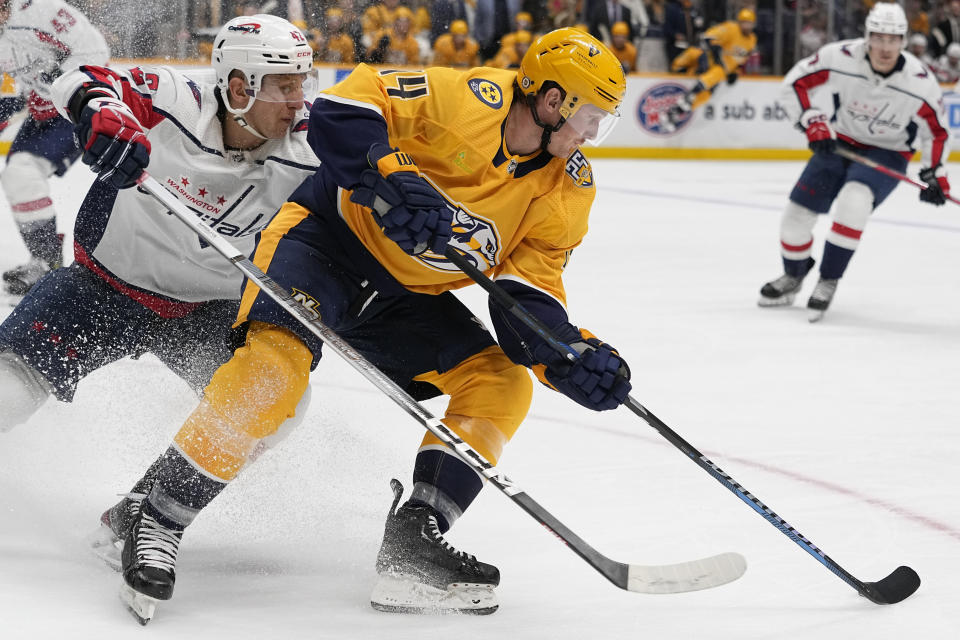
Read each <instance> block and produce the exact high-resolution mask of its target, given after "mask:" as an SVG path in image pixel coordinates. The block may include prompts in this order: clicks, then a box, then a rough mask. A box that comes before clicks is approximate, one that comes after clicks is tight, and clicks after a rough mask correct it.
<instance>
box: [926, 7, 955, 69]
mask: <svg viewBox="0 0 960 640" xmlns="http://www.w3.org/2000/svg"><path fill="white" fill-rule="evenodd" d="M930 35H931V39H930V48H931V49H932V51H931V54H932V55H934V56H942V55H945V53H946V51H947V47H948V46H949V45H950V43H952V42H960V0H950V2H949V3H948V4H947V5H946V16H945V17H944V20H943V21H942V22H940V23H939V24H938V25H937V26H936V27H934V28H933V31H931V32H930Z"/></svg>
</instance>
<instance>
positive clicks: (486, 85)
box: [467, 78, 503, 109]
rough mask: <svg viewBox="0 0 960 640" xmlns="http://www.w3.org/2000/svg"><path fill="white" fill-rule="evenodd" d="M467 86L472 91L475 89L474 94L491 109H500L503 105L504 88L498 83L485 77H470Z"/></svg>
mask: <svg viewBox="0 0 960 640" xmlns="http://www.w3.org/2000/svg"><path fill="white" fill-rule="evenodd" d="M467 86H469V87H470V91H473V95H475V96H477V99H478V100H479V101H480V102H482V103H483V104H485V105H487V106H488V107H490V108H491V109H499V108H500V107H502V106H503V90H502V89H501V88H500V85H498V84H497V83H495V82H491V81H490V80H484V79H483V78H470V80H468V81H467Z"/></svg>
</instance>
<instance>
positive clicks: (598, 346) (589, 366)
mask: <svg viewBox="0 0 960 640" xmlns="http://www.w3.org/2000/svg"><path fill="white" fill-rule="evenodd" d="M581 333H582V334H583V340H582V341H577V342H573V343H571V344H570V346H571V347H573V348H574V350H576V351H577V352H578V353H579V354H580V359H579V360H577V361H576V362H573V363H570V362H566V361H557V360H555V359H553V358H551V359H552V360H553V362H552V364H549V365H548V366H547V369H546V371H545V372H544V375H545V377H546V379H547V382H549V383H550V384H551V385H553V387H554V388H555V389H556V390H557V391H559V392H560V393H562V394H564V395H565V396H567V397H569V398H571V399H573V400H574V401H576V402H577V403H578V404H581V405H583V406H584V407H586V408H588V409H593V410H594V411H607V410H609V409H616V408H617V407H619V406H620V405H621V404H623V403H624V401H625V400H626V399H627V394H629V393H630V389H631V388H632V385H631V384H630V368H629V367H628V366H627V363H626V362H625V361H624V359H623V358H621V357H620V355H619V354H618V353H617V351H616V349H614V348H613V347H611V346H610V345H609V344H607V343H605V342H602V341H600V340H599V339H597V338H596V337H595V336H593V335H592V334H590V332H588V331H584V330H583V329H581Z"/></svg>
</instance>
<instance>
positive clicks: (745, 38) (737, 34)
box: [660, 9, 757, 130]
mask: <svg viewBox="0 0 960 640" xmlns="http://www.w3.org/2000/svg"><path fill="white" fill-rule="evenodd" d="M756 25H757V14H756V13H754V11H753V9H741V10H740V11H739V13H737V19H736V20H729V21H727V22H722V23H720V24H718V25H714V26H712V27H710V28H709V29H707V30H706V31H705V32H704V34H703V47H702V48H698V47H690V48H688V49H687V50H686V51H684V52H683V53H681V54H680V55H679V56H677V57H676V58H675V59H674V60H673V61H672V62H671V63H670V69H671V70H672V71H674V72H676V73H680V72H684V71H695V72H696V73H697V74H698V76H697V83H696V84H695V85H693V88H691V89H690V91H688V92H687V93H685V94H683V95H682V96H680V99H679V100H677V102H676V103H675V104H673V105H671V106H670V108H669V109H668V110H667V111H666V113H665V115H664V116H663V118H661V120H660V122H661V126H663V127H664V129H666V130H673V129H676V127H677V125H678V124H679V122H680V120H682V119H684V118H686V117H687V116H688V115H689V114H690V113H691V112H692V111H693V110H694V109H696V108H697V107H699V106H701V105H702V104H704V103H706V102H707V101H708V100H709V99H710V96H711V95H713V92H714V91H715V90H716V88H717V86H719V85H720V83H721V82H723V81H724V80H726V82H727V84H733V83H734V82H736V81H737V78H738V76H739V74H740V69H741V67H743V65H744V63H746V61H747V58H748V57H749V56H750V53H751V52H752V51H753V50H754V49H756V48H757V34H756V33H754V32H753V29H754V27H755V26H756Z"/></svg>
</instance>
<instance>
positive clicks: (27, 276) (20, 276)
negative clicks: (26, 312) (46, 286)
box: [3, 257, 53, 296]
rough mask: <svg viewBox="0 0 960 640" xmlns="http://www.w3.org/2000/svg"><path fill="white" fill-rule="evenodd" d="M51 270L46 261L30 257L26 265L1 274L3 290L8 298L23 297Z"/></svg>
mask: <svg viewBox="0 0 960 640" xmlns="http://www.w3.org/2000/svg"><path fill="white" fill-rule="evenodd" d="M52 268H53V267H52V266H51V265H50V264H48V263H47V261H46V260H42V259H40V258H37V257H31V258H30V261H29V262H27V263H26V264H22V265H20V266H19V267H14V268H13V269H10V270H9V271H4V272H3V290H4V292H5V293H6V294H7V295H8V296H25V295H26V294H27V292H28V291H30V289H31V288H33V285H35V284H37V281H38V280H39V279H40V278H42V277H43V276H45V275H46V274H47V273H48V272H49V271H50V270H51V269H52Z"/></svg>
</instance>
